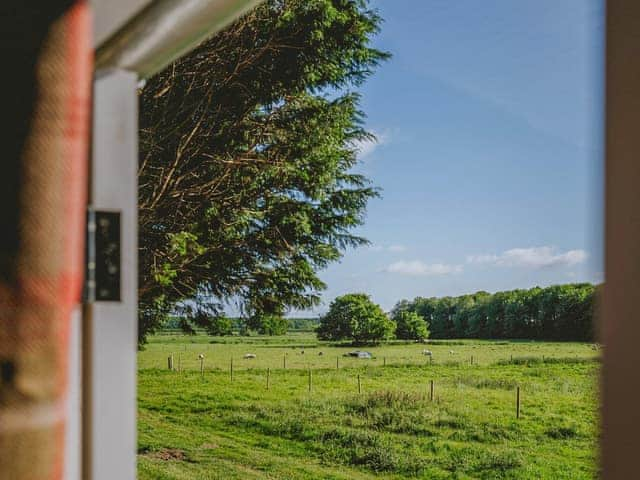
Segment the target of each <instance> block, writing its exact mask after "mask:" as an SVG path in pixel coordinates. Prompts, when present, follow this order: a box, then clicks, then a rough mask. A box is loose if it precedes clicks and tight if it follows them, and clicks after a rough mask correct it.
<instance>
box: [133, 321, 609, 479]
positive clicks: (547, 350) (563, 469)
mask: <svg viewBox="0 0 640 480" xmlns="http://www.w3.org/2000/svg"><path fill="white" fill-rule="evenodd" d="M212 342H213V343H212ZM425 348H427V349H429V350H431V351H432V352H433V356H432V359H433V360H432V361H430V360H429V358H428V357H426V356H424V355H422V350H423V349H425ZM352 349H353V348H350V347H347V346H330V345H327V344H319V343H318V342H317V341H316V340H315V338H314V337H313V335H311V334H298V335H296V334H291V335H289V336H287V337H271V338H261V337H248V338H239V337H231V338H229V339H219V338H211V337H205V336H196V337H183V336H175V335H174V336H168V335H167V336H155V337H152V338H151V339H150V343H149V345H147V347H146V350H145V351H142V352H140V354H139V368H140V371H139V427H138V429H139V457H138V459H139V467H138V470H139V477H140V478H141V479H143V480H144V479H160V480H161V479H203V480H204V479H266V478H269V479H369V478H371V479H373V478H388V479H392V478H393V479H396V478H398V479H399V478H429V479H430V478H434V479H437V478H443V479H444V478H447V479H448V478H459V479H464V478H487V479H489V478H496V479H498V478H513V479H543V478H544V479H571V480H573V479H581V478H594V477H596V476H597V437H598V430H597V424H598V417H597V411H598V399H597V390H598V388H597V383H598V381H597V375H598V368H599V363H598V354H599V353H598V351H596V350H595V349H594V348H592V345H591V344H581V343H545V342H505V341H499V342H491V341H468V340H467V341H460V342H457V341H447V342H441V343H438V342H433V343H431V344H429V345H422V344H411V343H409V344H402V343H398V344H391V345H384V346H378V347H372V348H367V350H368V351H370V352H372V353H373V354H374V358H373V359H371V360H365V359H362V360H359V359H352V358H345V357H342V355H343V354H344V353H345V352H347V351H349V350H352ZM303 350H304V353H302V351H303ZM320 352H322V353H323V354H322V355H319V353H320ZM245 353H253V354H255V355H256V358H255V359H250V360H245V359H243V358H242V356H243V355H244V354H245ZM199 354H203V355H204V370H205V371H204V376H203V377H201V375H200V362H199V360H198V355H199ZM170 355H173V357H174V365H175V366H176V368H177V367H178V365H180V367H181V370H182V371H181V372H171V371H168V370H167V357H168V356H170ZM471 357H473V364H472V363H471ZM285 358H286V366H287V368H286V369H284V368H283V367H284V362H285ZM231 359H233V367H234V368H233V369H234V375H233V381H232V380H231V375H230V366H231ZM336 361H338V362H339V364H338V366H339V368H336ZM267 369H269V372H270V375H269V389H267ZM309 372H311V391H310V390H309V376H310V375H309ZM358 377H359V378H360V390H361V391H360V393H359V391H358ZM432 380H433V382H434V397H435V398H434V399H433V401H431V398H430V382H431V381H432ZM517 387H520V392H521V416H520V419H516V388H517Z"/></svg>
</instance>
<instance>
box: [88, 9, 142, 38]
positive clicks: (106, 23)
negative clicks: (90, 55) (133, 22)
mask: <svg viewBox="0 0 640 480" xmlns="http://www.w3.org/2000/svg"><path fill="white" fill-rule="evenodd" d="M149 3H151V0H91V8H92V10H93V25H94V26H93V44H94V45H95V46H96V47H97V46H98V45H100V44H101V43H102V42H104V41H105V40H106V39H107V38H109V37H110V36H111V35H113V34H114V33H115V32H116V31H117V30H118V29H119V28H120V27H122V26H123V25H124V24H125V23H127V21H128V20H130V19H131V17H133V16H134V15H135V14H136V13H138V12H139V11H140V10H142V9H143V8H144V7H145V6H146V5H148V4H149Z"/></svg>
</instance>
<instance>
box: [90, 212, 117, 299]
mask: <svg viewBox="0 0 640 480" xmlns="http://www.w3.org/2000/svg"><path fill="white" fill-rule="evenodd" d="M85 255H86V260H85V282H84V292H83V299H84V301H85V302H86V303H91V302H109V301H110V302H117V301H120V297H121V288H120V284H121V281H120V276H121V272H122V265H121V260H122V258H121V231H120V212H119V211H105V210H94V209H93V208H91V207H89V208H88V209H87V236H86V247H85Z"/></svg>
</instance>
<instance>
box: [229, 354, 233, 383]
mask: <svg viewBox="0 0 640 480" xmlns="http://www.w3.org/2000/svg"><path fill="white" fill-rule="evenodd" d="M229 374H230V376H231V381H232V382H233V357H231V363H230V366H229Z"/></svg>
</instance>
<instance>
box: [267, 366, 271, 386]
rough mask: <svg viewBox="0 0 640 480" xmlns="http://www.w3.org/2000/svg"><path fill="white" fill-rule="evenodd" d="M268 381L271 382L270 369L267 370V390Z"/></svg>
mask: <svg viewBox="0 0 640 480" xmlns="http://www.w3.org/2000/svg"><path fill="white" fill-rule="evenodd" d="M270 380H271V369H270V368H267V390H269V383H270Z"/></svg>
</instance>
